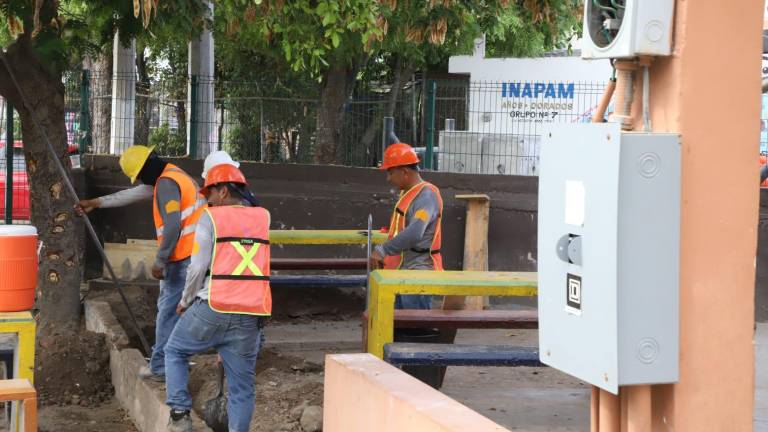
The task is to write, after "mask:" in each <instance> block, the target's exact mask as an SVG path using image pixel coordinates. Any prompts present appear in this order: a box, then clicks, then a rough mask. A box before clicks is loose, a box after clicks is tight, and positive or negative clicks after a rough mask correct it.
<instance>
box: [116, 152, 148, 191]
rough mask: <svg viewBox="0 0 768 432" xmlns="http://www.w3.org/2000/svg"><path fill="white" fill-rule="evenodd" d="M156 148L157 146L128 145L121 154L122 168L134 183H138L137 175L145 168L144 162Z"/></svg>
mask: <svg viewBox="0 0 768 432" xmlns="http://www.w3.org/2000/svg"><path fill="white" fill-rule="evenodd" d="M154 149H155V146H152V147H147V146H143V145H134V146H130V147H128V149H127V150H125V152H124V153H123V154H122V155H121V156H120V168H122V170H123V174H125V175H126V176H128V178H129V179H131V183H132V184H133V183H136V177H138V176H139V172H141V169H142V168H144V163H145V162H146V161H147V159H149V155H150V154H152V150H154Z"/></svg>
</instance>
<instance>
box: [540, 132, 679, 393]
mask: <svg viewBox="0 0 768 432" xmlns="http://www.w3.org/2000/svg"><path fill="white" fill-rule="evenodd" d="M538 242H539V243H538V266H539V268H538V271H539V352H540V356H541V361H542V362H543V363H545V364H547V365H549V366H552V367H554V368H556V369H559V370H561V371H563V372H565V373H568V374H570V375H573V376H574V377H577V378H579V379H581V380H583V381H585V382H588V383H590V384H593V385H596V386H598V387H600V388H603V389H605V390H607V391H610V392H612V393H618V388H619V386H622V385H633V384H658V383H672V382H676V381H677V380H678V374H679V372H678V363H679V361H678V351H679V348H678V339H679V320H678V316H679V314H678V311H679V296H678V286H679V251H680V136H679V135H677V134H665V133H664V134H663V133H636V132H632V133H623V132H621V129H620V127H619V125H618V124H617V123H602V124H552V125H548V126H547V127H546V128H545V129H544V133H543V134H542V142H541V172H540V174H539V225H538Z"/></svg>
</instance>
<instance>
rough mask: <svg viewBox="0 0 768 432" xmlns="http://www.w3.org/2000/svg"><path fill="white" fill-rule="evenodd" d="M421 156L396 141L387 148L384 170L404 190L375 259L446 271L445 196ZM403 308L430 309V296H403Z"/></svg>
mask: <svg viewBox="0 0 768 432" xmlns="http://www.w3.org/2000/svg"><path fill="white" fill-rule="evenodd" d="M418 164H419V157H418V155H416V151H415V150H414V149H413V147H411V146H409V145H408V144H405V143H395V144H392V145H390V146H389V147H387V149H386V151H385V152H384V161H383V163H382V164H381V170H382V171H386V172H387V181H388V182H389V183H390V184H391V185H392V186H395V187H397V188H398V189H399V190H400V198H399V200H398V201H397V204H396V205H395V208H394V210H393V212H392V219H391V220H390V224H389V239H388V240H387V242H386V243H384V244H383V245H379V246H377V247H376V249H375V251H374V252H373V255H372V259H373V260H374V262H375V264H377V266H379V267H383V268H385V269H403V270H442V269H443V259H442V256H441V255H440V243H441V238H442V235H441V228H440V222H441V219H442V214H443V199H442V197H441V196H440V190H439V189H438V188H437V186H435V185H433V184H431V183H429V182H426V181H424V180H423V179H422V178H421V175H420V174H419V166H418ZM397 305H399V307H400V308H403V309H429V307H430V304H429V298H428V296H402V298H398V300H397Z"/></svg>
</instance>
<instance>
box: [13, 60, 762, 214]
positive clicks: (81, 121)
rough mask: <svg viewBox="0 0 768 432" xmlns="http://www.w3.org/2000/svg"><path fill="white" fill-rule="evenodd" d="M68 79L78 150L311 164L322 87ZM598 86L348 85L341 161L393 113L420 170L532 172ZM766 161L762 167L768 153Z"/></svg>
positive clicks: (21, 208)
mask: <svg viewBox="0 0 768 432" xmlns="http://www.w3.org/2000/svg"><path fill="white" fill-rule="evenodd" d="M64 84H65V106H66V111H65V123H66V128H67V141H68V145H69V151H70V153H71V154H73V155H74V154H78V153H81V154H82V153H86V152H88V153H96V154H120V153H122V152H123V151H124V150H125V149H126V148H128V147H129V146H131V145H133V144H148V145H152V146H155V149H156V151H157V152H158V153H159V154H160V155H163V156H184V155H188V154H193V155H197V157H200V158H202V157H204V156H205V155H206V154H208V152H210V151H213V150H217V149H222V150H226V151H228V152H229V153H231V154H232V156H233V157H234V158H235V159H238V160H244V161H262V162H269V163H314V161H315V150H316V149H315V147H316V146H315V136H316V129H317V125H316V123H317V116H318V110H320V109H322V108H323V107H322V104H321V101H320V100H319V97H318V92H319V90H318V89H316V91H312V90H309V91H306V92H304V94H303V96H305V97H279V96H275V94H276V92H275V91H270V90H271V89H264V88H263V84H259V83H251V82H235V81H222V80H219V81H217V80H213V79H210V78H201V77H191V78H189V79H187V78H185V77H183V78H166V79H162V80H153V79H149V78H146V77H144V78H141V77H138V76H134V75H131V76H123V75H104V74H92V73H91V72H90V71H73V72H70V73H67V74H65V77H64ZM604 84H605V83H602V82H591V83H590V82H559V83H555V82H552V83H550V82H470V81H469V80H466V79H464V80H441V81H433V80H427V81H424V80H417V79H412V80H410V81H408V82H407V83H405V84H404V85H403V88H402V89H401V91H400V92H399V94H398V95H397V97H396V98H393V97H392V95H391V94H390V89H389V87H388V86H385V85H382V86H378V87H377V86H375V85H370V84H369V85H368V86H367V87H366V89H365V90H364V91H355V92H353V93H352V96H351V98H350V99H349V100H348V101H347V103H346V104H345V106H344V108H343V112H342V113H341V118H342V123H341V124H342V127H341V130H340V132H341V133H340V140H339V142H338V143H337V155H336V156H337V161H338V163H339V164H342V165H348V166H361V167H374V166H377V165H378V164H379V163H380V162H381V158H382V154H383V148H384V146H385V143H388V142H389V140H388V138H387V137H386V136H385V134H384V130H383V120H384V118H385V117H393V118H394V131H393V132H394V134H395V135H396V136H397V137H398V139H399V140H400V141H403V142H408V143H410V144H412V145H413V146H414V147H416V149H417V152H418V153H420V155H421V158H422V165H423V167H424V168H427V169H432V170H437V171H445V172H458V173H468V174H506V175H537V174H538V169H539V146H540V134H541V131H542V127H543V125H545V124H547V123H581V122H588V121H590V119H591V116H592V112H593V111H594V109H595V108H596V107H597V104H598V101H599V99H600V97H601V95H602V93H603V88H604ZM610 111H611V107H610V106H609V110H608V112H609V113H610ZM766 113H768V98H767V97H765V96H763V115H762V117H763V119H762V133H761V144H760V151H761V154H762V155H763V156H765V155H766V154H768V150H767V149H768V132H766V131H768V127H766V126H765V125H766V124H768V115H767V114H766ZM606 115H607V114H606ZM8 118H9V116H8V109H7V104H6V103H5V101H3V100H2V99H0V156H2V157H0V198H3V199H0V210H2V211H0V214H2V215H3V216H8V217H9V218H10V219H8V220H11V221H25V220H28V219H29V183H28V180H27V177H26V167H25V164H24V156H23V147H22V142H23V137H22V136H21V128H20V123H19V119H18V114H15V115H14V116H13V120H12V121H11V122H8ZM9 124H12V125H13V133H12V134H11V136H12V138H13V139H12V141H13V143H14V144H13V145H11V146H9V145H7V141H8V137H9V135H8V126H9ZM8 149H11V150H10V154H9V153H8ZM428 155H431V157H430V156H428ZM763 159H764V160H763V161H761V163H766V161H765V160H766V159H768V158H765V157H764V158H763ZM76 160H77V159H76V158H73V161H76ZM8 167H11V168H12V169H10V170H9V169H7V168H8ZM6 184H10V185H11V186H9V189H8V190H9V191H10V197H11V198H12V200H11V201H12V203H11V205H12V212H10V213H8V212H5V199H4V198H5V195H6V186H5V185H6Z"/></svg>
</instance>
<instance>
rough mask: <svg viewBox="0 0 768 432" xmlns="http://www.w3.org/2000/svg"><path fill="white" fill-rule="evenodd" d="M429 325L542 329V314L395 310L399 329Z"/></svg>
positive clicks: (439, 326)
mask: <svg viewBox="0 0 768 432" xmlns="http://www.w3.org/2000/svg"><path fill="white" fill-rule="evenodd" d="M428 326H432V327H436V328H451V329H470V328H475V329H479V328H506V329H536V328H539V315H538V312H536V311H535V310H515V311H510V310H440V309H431V310H409V309H398V310H395V327H396V328H419V327H428Z"/></svg>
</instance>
